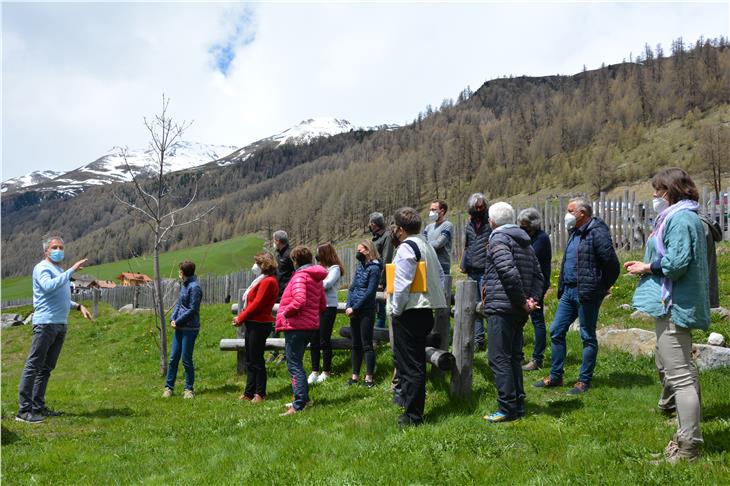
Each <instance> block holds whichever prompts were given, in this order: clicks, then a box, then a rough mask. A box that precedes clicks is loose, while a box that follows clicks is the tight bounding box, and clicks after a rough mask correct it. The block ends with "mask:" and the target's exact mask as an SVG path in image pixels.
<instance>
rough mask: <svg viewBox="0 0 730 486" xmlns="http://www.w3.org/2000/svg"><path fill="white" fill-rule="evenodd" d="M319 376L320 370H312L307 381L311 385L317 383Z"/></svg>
mask: <svg viewBox="0 0 730 486" xmlns="http://www.w3.org/2000/svg"><path fill="white" fill-rule="evenodd" d="M317 378H319V371H312V372H311V373H310V374H309V378H307V383H308V384H310V385H314V384H315V383H317Z"/></svg>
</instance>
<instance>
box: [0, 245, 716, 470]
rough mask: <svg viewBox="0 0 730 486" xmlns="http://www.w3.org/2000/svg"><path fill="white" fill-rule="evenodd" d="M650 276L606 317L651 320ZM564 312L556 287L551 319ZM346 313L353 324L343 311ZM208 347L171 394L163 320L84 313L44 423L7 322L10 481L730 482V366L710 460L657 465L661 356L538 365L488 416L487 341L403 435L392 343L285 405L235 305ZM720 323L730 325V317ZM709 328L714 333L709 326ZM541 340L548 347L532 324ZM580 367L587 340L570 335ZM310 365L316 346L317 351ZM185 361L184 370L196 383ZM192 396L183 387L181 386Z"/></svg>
mask: <svg viewBox="0 0 730 486" xmlns="http://www.w3.org/2000/svg"><path fill="white" fill-rule="evenodd" d="M720 275H721V276H722V279H723V282H722V288H721V295H722V304H723V305H724V306H725V307H730V247H729V246H728V245H727V244H725V245H724V246H723V247H722V249H721V268H720ZM634 286H635V280H634V279H632V278H630V277H622V278H621V279H620V280H619V282H618V284H617V286H616V288H615V289H614V292H613V296H612V297H611V298H610V299H609V300H607V301H606V302H605V303H604V305H603V310H602V313H601V316H600V321H599V322H600V325H608V324H611V325H625V326H627V327H629V326H630V327H635V326H637V325H638V326H641V327H646V328H651V326H652V324H651V323H646V322H638V323H637V322H635V321H631V320H629V319H628V312H627V311H623V310H621V309H620V308H619V307H618V306H619V305H620V304H622V303H626V302H629V301H630V297H631V294H632V292H633V288H634ZM554 311H555V297H554V291H551V294H550V296H549V298H548V302H547V316H546V317H547V319H548V321H550V320H551V319H552V316H553V314H554ZM339 319H340V320H339V324H343V323H344V322H345V321H344V319H343V318H342V317H339ZM202 320H203V322H204V330H203V332H202V334H201V336H200V338H199V341H198V344H197V346H196V350H195V361H196V368H197V369H196V391H197V393H198V396H197V397H196V399H195V400H193V401H183V400H182V399H181V398H180V397H179V395H176V396H175V397H173V398H172V399H170V400H167V401H165V400H163V399H161V398H159V395H160V393H161V391H162V385H163V380H162V379H160V378H159V377H158V376H157V372H156V370H157V368H158V365H157V359H156V349H155V346H156V345H155V332H156V331H155V329H154V325H153V323H152V319H151V318H149V317H146V318H145V317H139V316H121V315H118V314H117V313H116V312H114V311H113V310H110V309H104V313H103V315H102V316H101V317H100V318H99V320H98V322H95V323H89V322H81V321H79V320H78V319H77V318H76V317H75V316H74V318H73V320H72V322H71V324H70V326H69V335H68V337H67V341H66V345H65V349H64V351H63V354H62V356H61V359H60V362H59V366H58V368H57V370H56V371H55V372H54V375H53V378H52V380H51V383H50V385H49V389H48V398H49V405H50V406H52V407H56V408H59V409H62V410H65V411H66V412H67V414H66V415H65V416H63V417H60V418H56V419H52V420H49V421H48V423H45V424H41V425H38V426H27V425H24V424H19V423H17V422H15V421H14V420H13V414H14V413H15V411H16V410H17V404H16V403H17V402H16V400H17V383H18V379H19V376H20V373H21V368H22V365H23V361H24V359H25V354H26V353H27V350H28V346H29V342H30V329H29V328H27V327H20V328H11V329H9V330H6V331H4V332H3V333H2V345H3V354H2V381H3V384H4V385H5V386H3V388H2V417H3V418H2V443H3V445H2V458H3V461H2V480H3V482H4V483H5V484H26V483H29V482H41V483H45V484H119V483H121V484H125V483H140V482H142V483H146V484H170V483H176V484H195V483H198V484H199V483H206V484H219V483H220V484H233V483H238V484H240V483H242V482H243V483H254V482H257V483H258V482H263V483H277V484H283V483H293V482H305V483H317V484H343V483H366V484H372V483H376V482H382V483H387V484H395V483H457V482H458V483H490V484H497V483H503V484H504V483H507V484H512V483H518V484H526V483H529V484H559V483H566V482H580V483H586V482H589V483H612V484H617V483H621V484H680V483H684V484H700V483H702V484H721V483H727V482H728V481H729V480H730V457H729V456H728V451H730V423H729V422H728V420H727V417H728V416H730V402H729V401H728V396H730V375H728V373H727V371H725V370H722V371H712V372H705V373H702V375H701V379H702V387H703V390H702V398H703V406H704V409H703V424H702V427H703V432H704V435H705V441H706V447H705V456H704V457H703V459H702V460H701V461H700V462H699V463H698V464H695V465H677V466H674V467H672V466H667V465H662V466H652V465H649V464H648V459H649V454H650V453H651V452H656V451H660V450H661V449H662V448H663V447H664V445H665V444H666V442H667V441H668V440H669V438H670V436H671V434H672V433H673V431H674V425H673V424H672V423H670V422H668V421H667V420H666V419H665V418H663V417H662V416H661V415H659V414H657V413H655V411H654V408H655V405H656V400H657V397H658V394H659V390H660V387H659V385H658V383H657V379H656V372H655V370H654V365H653V360H652V359H650V358H643V359H639V360H635V359H633V358H631V357H630V356H629V355H627V354H625V353H620V352H609V351H607V350H602V351H601V352H600V355H599V361H598V366H597V372H596V377H595V383H594V384H595V387H594V388H593V389H592V390H591V391H590V393H588V394H587V395H585V396H583V397H578V398H574V397H568V396H567V395H565V393H564V391H565V390H542V391H540V390H535V389H533V388H532V387H530V386H529V383H531V382H532V381H534V380H536V379H538V378H539V377H541V376H542V375H543V373H542V372H537V373H529V374H527V375H526V379H525V381H526V383H527V384H528V387H527V393H528V397H527V411H528V417H527V418H526V419H524V420H521V421H518V422H514V423H509V424H501V425H496V426H495V425H488V424H486V423H485V422H484V421H483V420H482V419H481V416H482V415H484V414H485V413H486V412H489V411H492V410H493V409H494V405H495V404H494V401H495V389H494V385H493V380H492V376H491V372H490V371H489V369H488V366H487V364H486V359H485V356H484V355H483V354H481V355H479V356H478V358H477V361H476V369H475V375H474V396H473V398H472V399H469V400H465V401H458V400H450V399H449V397H448V394H447V389H448V386H447V383H446V382H439V381H430V382H429V385H428V398H427V405H426V413H427V425H425V426H423V427H420V428H416V429H412V430H408V431H405V432H401V431H399V430H397V429H396V427H395V419H396V417H397V415H398V414H399V410H398V409H397V408H396V407H395V406H393V405H391V404H390V401H389V398H390V395H389V392H388V385H387V382H388V381H389V377H390V374H391V371H392V364H391V358H390V353H389V350H388V349H387V348H383V349H381V350H380V351H379V353H378V369H377V372H376V379H377V381H378V382H379V385H378V386H377V388H376V389H374V390H367V389H364V388H362V387H357V388H353V389H350V388H347V387H346V386H345V384H344V383H345V381H346V378H347V376H348V373H349V355H348V354H347V353H343V352H337V353H336V354H335V362H334V369H335V372H336V375H335V377H334V378H333V379H331V380H330V381H328V382H326V383H324V384H322V385H320V386H317V387H315V388H314V389H313V390H312V392H311V394H312V398H313V400H314V401H315V405H314V406H313V407H312V408H311V409H309V410H307V411H306V412H305V413H302V414H301V415H297V416H294V417H286V418H281V417H279V416H278V413H279V412H281V411H283V410H284V406H283V404H284V403H285V402H286V401H288V400H289V397H290V395H291V391H290V385H289V379H288V375H287V372H286V369H285V368H284V367H283V366H278V367H277V366H273V365H269V400H268V401H267V402H266V403H265V404H263V405H262V406H252V405H250V404H248V403H242V402H239V401H238V400H237V397H238V395H239V393H240V392H241V388H242V386H243V384H244V381H245V380H244V378H243V377H240V376H237V375H236V374H235V356H234V354H233V353H223V352H221V351H219V350H218V341H219V339H220V338H222V337H232V336H233V335H234V332H233V330H232V328H231V327H230V325H229V322H230V315H229V311H228V309H227V308H226V306H210V307H206V308H205V309H204V310H203V316H202ZM713 330H715V331H718V332H722V333H723V334H724V335H725V336H726V337H730V322H728V321H724V322H719V321H716V322H715V323H714V324H713ZM695 337H696V340H700V339H702V338H704V337H705V333H697V335H696V336H695ZM526 341H527V342H526V346H527V348H526V351H527V352H530V351H531V349H532V330H531V326H529V325H528V326H527V330H526ZM568 345H569V355H568V359H567V362H566V364H567V370H566V371H567V374H566V376H567V377H568V378H574V377H575V376H576V374H577V372H578V367H579V364H580V363H579V352H578V350H579V349H580V340H579V337H578V335H577V333H570V335H569V339H568ZM306 363H307V368H309V358H308V356H307V359H306ZM181 380H182V369H181V370H180V375H179V376H178V384H179V385H180V384H181ZM177 391H178V393H179V391H180V390H179V388H178V390H177Z"/></svg>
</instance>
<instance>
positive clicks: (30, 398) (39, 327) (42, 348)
mask: <svg viewBox="0 0 730 486" xmlns="http://www.w3.org/2000/svg"><path fill="white" fill-rule="evenodd" d="M65 339H66V324H33V340H32V342H31V345H30V353H28V358H27V359H26V360H25V367H24V368H23V375H22V376H21V378H20V386H19V387H18V413H19V414H20V413H27V412H40V411H41V410H42V409H43V408H44V407H45V406H46V387H48V380H50V378H51V371H53V369H54V368H55V367H56V363H57V362H58V356H59V355H60V354H61V348H63V342H64V340H65Z"/></svg>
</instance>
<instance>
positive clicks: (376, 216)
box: [368, 211, 385, 228]
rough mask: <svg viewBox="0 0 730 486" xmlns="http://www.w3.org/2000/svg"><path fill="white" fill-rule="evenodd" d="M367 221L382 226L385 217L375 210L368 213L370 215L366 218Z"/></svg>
mask: <svg viewBox="0 0 730 486" xmlns="http://www.w3.org/2000/svg"><path fill="white" fill-rule="evenodd" d="M368 223H372V224H374V225H377V226H378V227H379V228H384V227H385V217H383V213H379V212H377V211H375V212H374V213H370V217H369V218H368Z"/></svg>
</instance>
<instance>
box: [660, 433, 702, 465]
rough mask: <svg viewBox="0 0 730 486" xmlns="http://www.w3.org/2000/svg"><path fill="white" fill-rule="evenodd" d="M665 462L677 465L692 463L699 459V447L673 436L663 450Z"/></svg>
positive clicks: (689, 441)
mask: <svg viewBox="0 0 730 486" xmlns="http://www.w3.org/2000/svg"><path fill="white" fill-rule="evenodd" d="M664 456H665V459H664V460H665V461H666V462H668V463H669V464H677V463H678V462H681V461H687V462H694V461H696V460H697V459H698V458H699V457H700V447H699V445H698V444H695V443H694V442H692V441H691V440H683V439H680V438H678V437H677V435H676V434H675V435H674V437H673V438H672V440H670V441H669V444H667V447H666V448H665V449H664Z"/></svg>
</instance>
